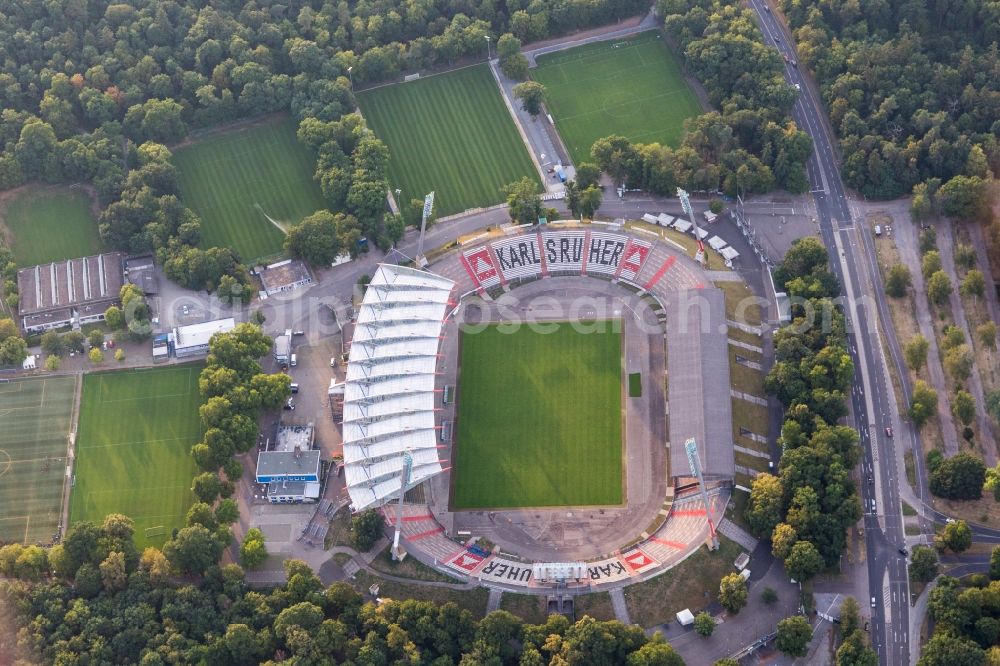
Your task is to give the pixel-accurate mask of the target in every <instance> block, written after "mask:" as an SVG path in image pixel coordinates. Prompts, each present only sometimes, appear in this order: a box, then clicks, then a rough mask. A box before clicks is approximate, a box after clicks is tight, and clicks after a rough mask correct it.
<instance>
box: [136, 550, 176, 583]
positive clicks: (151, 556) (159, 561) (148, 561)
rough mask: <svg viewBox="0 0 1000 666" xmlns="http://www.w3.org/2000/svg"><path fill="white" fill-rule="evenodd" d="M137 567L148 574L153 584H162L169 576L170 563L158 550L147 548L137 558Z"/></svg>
mask: <svg viewBox="0 0 1000 666" xmlns="http://www.w3.org/2000/svg"><path fill="white" fill-rule="evenodd" d="M139 566H140V567H142V569H144V570H145V571H148V572H149V580H150V582H151V583H153V584H157V583H162V582H163V581H165V580H167V577H168V576H169V575H170V562H169V561H167V557H166V556H165V555H164V554H163V552H162V551H161V550H160V549H159V548H154V547H153V546H147V547H146V549H145V550H144V551H142V555H141V556H140V557H139Z"/></svg>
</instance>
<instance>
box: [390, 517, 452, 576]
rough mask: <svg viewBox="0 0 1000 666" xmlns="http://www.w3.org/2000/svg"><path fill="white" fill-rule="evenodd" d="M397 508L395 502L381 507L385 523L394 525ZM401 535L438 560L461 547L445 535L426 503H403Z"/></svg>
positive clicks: (447, 557) (449, 556)
mask: <svg viewBox="0 0 1000 666" xmlns="http://www.w3.org/2000/svg"><path fill="white" fill-rule="evenodd" d="M398 508H399V507H398V506H397V505H395V504H393V505H388V504H387V505H385V506H384V507H382V513H383V515H384V516H385V520H386V524H388V525H391V526H393V527H395V526H396V511H397V510H398ZM402 537H403V540H404V541H406V542H407V543H412V544H414V546H415V547H417V548H419V549H420V551H421V552H422V553H426V554H428V555H430V556H432V557H434V558H435V559H436V560H437V561H438V562H443V561H445V560H448V559H451V558H452V557H453V556H454V555H455V554H456V553H457V552H459V551H460V550H461V549H462V546H461V544H458V543H456V542H454V541H452V540H451V539H449V538H448V537H447V536H446V535H445V533H444V528H443V527H441V524H440V523H439V522H438V521H437V519H436V518H434V515H433V514H432V513H431V510H430V507H429V506H427V505H426V504H404V505H403V511H402Z"/></svg>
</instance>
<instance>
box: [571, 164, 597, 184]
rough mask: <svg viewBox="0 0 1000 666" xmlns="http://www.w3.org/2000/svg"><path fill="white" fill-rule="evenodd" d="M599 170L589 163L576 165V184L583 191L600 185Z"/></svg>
mask: <svg viewBox="0 0 1000 666" xmlns="http://www.w3.org/2000/svg"><path fill="white" fill-rule="evenodd" d="M600 182H601V170H600V169H598V168H597V165H596V164H592V163H591V162H580V163H579V164H578V165H576V184H577V185H578V186H579V187H580V189H582V190H585V189H587V188H588V187H590V186H591V185H598V186H599V185H600Z"/></svg>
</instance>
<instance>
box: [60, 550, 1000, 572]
mask: <svg viewBox="0 0 1000 666" xmlns="http://www.w3.org/2000/svg"><path fill="white" fill-rule="evenodd" d="M49 559H51V555H50V556H49ZM990 580H1000V546H993V550H992V551H990Z"/></svg>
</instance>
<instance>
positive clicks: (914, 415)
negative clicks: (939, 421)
mask: <svg viewBox="0 0 1000 666" xmlns="http://www.w3.org/2000/svg"><path fill="white" fill-rule="evenodd" d="M937 401H938V395H937V391H935V390H934V389H932V388H931V387H930V385H929V384H928V383H927V382H925V381H923V380H920V379H918V380H917V381H916V382H915V383H914V384H913V396H912V398H911V399H910V411H909V414H910V420H911V421H913V425H915V426H916V427H917V428H918V429H919V428H922V427H923V426H924V424H925V423H927V421H928V419H930V418H931V416H932V415H933V414H934V413H935V412H936V411H937Z"/></svg>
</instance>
